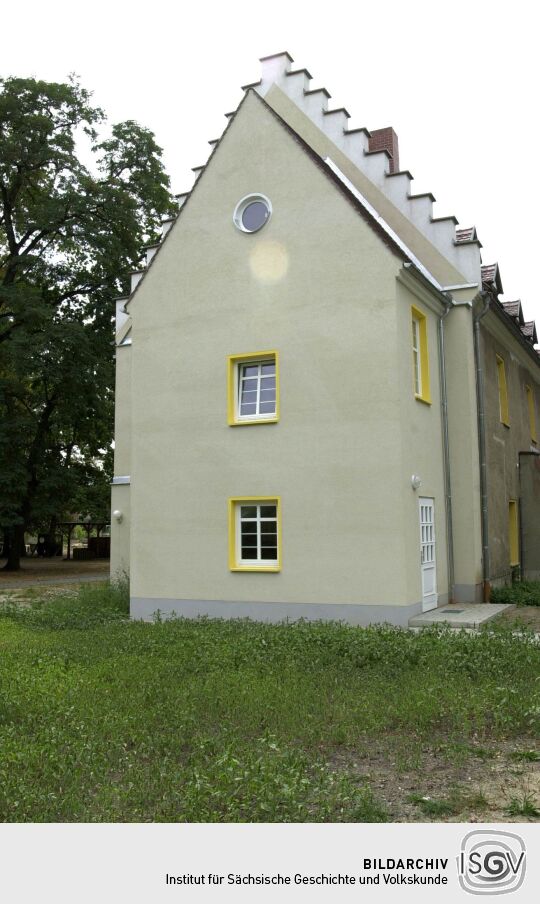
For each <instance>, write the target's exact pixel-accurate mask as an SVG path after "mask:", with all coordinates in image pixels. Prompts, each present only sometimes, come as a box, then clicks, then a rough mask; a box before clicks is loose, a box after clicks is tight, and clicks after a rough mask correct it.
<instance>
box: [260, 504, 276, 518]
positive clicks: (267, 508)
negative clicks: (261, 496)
mask: <svg viewBox="0 0 540 904" xmlns="http://www.w3.org/2000/svg"><path fill="white" fill-rule="evenodd" d="M275 517H276V506H275V505H261V518H275Z"/></svg>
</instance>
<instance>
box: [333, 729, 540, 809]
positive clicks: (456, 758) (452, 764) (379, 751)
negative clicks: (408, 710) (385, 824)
mask: <svg viewBox="0 0 540 904" xmlns="http://www.w3.org/2000/svg"><path fill="white" fill-rule="evenodd" d="M535 756H539V757H540V751H539V750H538V747H537V748H536V750H534V749H533V746H532V742H531V740H530V739H524V740H523V741H522V742H521V743H520V742H515V741H514V742H512V743H510V742H501V743H499V744H497V745H494V744H490V745H489V746H480V745H474V744H473V745H464V746H462V747H460V746H455V745H452V744H450V745H446V744H443V745H441V747H440V748H433V747H430V746H423V745H422V744H421V743H420V742H419V743H418V745H414V746H413V747H409V748H404V747H403V742H402V741H401V742H400V741H396V742H395V743H392V742H390V743H388V742H384V743H379V744H378V743H377V742H374V743H370V745H369V748H366V750H365V751H362V752H360V751H357V752H356V753H353V752H350V751H347V752H342V753H339V754H337V755H335V756H334V757H333V758H332V760H331V765H332V767H333V768H334V769H336V770H337V771H338V772H341V771H346V772H347V773H348V774H349V776H352V777H353V778H355V779H356V780H358V782H361V783H362V784H364V783H365V784H367V785H369V787H370V788H371V789H372V791H373V794H374V796H375V797H376V799H377V800H378V801H380V802H381V803H382V804H383V805H384V806H385V807H386V809H387V812H388V814H389V819H390V821H392V822H537V821H539V817H538V816H535V815H534V810H535V809H536V810H537V811H539V812H540V761H534V759H533V760H532V761H531V760H530V759H529V758H534V757H535ZM527 801H528V805H529V813H532V814H533V815H529V816H527V815H524V813H514V815H512V812H511V811H512V808H514V809H515V808H516V807H518V808H519V807H520V806H522V805H523V806H525V804H526V802H527ZM530 808H532V810H531V809H530Z"/></svg>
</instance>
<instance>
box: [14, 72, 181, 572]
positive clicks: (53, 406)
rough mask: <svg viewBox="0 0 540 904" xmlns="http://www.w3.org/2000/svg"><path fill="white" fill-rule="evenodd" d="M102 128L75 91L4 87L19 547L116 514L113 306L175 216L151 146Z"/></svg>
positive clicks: (149, 137) (127, 129)
mask: <svg viewBox="0 0 540 904" xmlns="http://www.w3.org/2000/svg"><path fill="white" fill-rule="evenodd" d="M104 121H105V117H104V114H103V112H102V111H101V110H100V109H99V108H97V107H94V106H92V104H91V97H90V94H89V92H88V91H86V90H85V89H84V88H82V87H81V86H80V85H79V84H78V82H77V80H76V79H75V78H71V79H70V80H69V82H68V83H66V84H56V83H49V82H44V81H36V80H35V79H21V78H7V79H0V419H1V422H0V526H2V527H3V528H4V529H5V528H8V529H10V530H11V531H12V533H15V534H17V535H18V537H19V542H20V537H21V536H22V532H23V531H24V529H31V528H35V527H38V526H42V525H43V524H45V523H46V522H47V521H48V520H49V519H51V518H55V517H61V516H62V514H63V513H65V512H67V511H70V510H71V511H73V510H77V509H78V510H81V509H80V508H79V506H81V505H82V506H84V505H87V506H88V509H87V510H88V512H89V513H90V514H91V515H92V516H95V517H103V515H104V514H105V512H104V511H98V509H102V510H103V508H104V506H105V507H106V506H107V505H108V502H107V501H106V500H107V498H108V489H107V487H108V482H109V479H110V467H109V466H108V465H109V463H110V459H111V455H110V446H111V439H112V423H113V320H114V299H115V297H117V296H119V295H121V294H122V293H123V290H124V289H125V288H126V281H127V279H128V274H129V271H130V270H133V269H136V268H137V267H138V266H139V265H140V261H141V253H142V252H141V248H142V246H143V245H144V244H145V243H148V242H152V241H155V240H156V238H157V229H158V225H159V223H160V221H161V218H162V216H163V215H164V214H167V213H171V212H172V211H173V210H174V201H173V199H172V197H171V195H170V192H169V179H168V177H167V176H166V174H165V172H164V169H163V165H162V161H161V150H160V148H159V147H158V146H157V145H156V143H155V140H154V136H153V134H152V133H151V132H150V131H149V130H148V129H146V128H144V127H142V126H140V125H139V124H138V123H136V122H133V121H128V122H123V123H119V124H116V125H113V126H112V128H111V130H110V133H109V137H107V138H106V139H102V138H100V136H99V133H98V129H100V128H103V123H104ZM86 156H87V157H88V159H89V161H90V163H89V164H85V163H84V162H83V158H84V159H85V157H86ZM12 564H13V563H12Z"/></svg>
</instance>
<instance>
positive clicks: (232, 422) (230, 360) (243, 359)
mask: <svg viewBox="0 0 540 904" xmlns="http://www.w3.org/2000/svg"><path fill="white" fill-rule="evenodd" d="M271 360H274V361H275V365H276V413H275V415H274V416H273V417H254V418H239V417H238V371H239V367H240V365H241V364H247V363H249V362H250V361H251V362H253V363H255V362H256V361H271ZM278 421H279V353H278V352H277V351H276V350H275V349H271V350H270V351H264V352H247V353H246V354H244V355H229V356H228V357H227V423H228V424H229V427H250V426H253V425H254V424H277V422H278Z"/></svg>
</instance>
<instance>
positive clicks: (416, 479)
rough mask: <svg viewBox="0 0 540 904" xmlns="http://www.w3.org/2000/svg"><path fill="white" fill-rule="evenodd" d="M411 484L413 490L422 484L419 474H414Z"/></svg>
mask: <svg viewBox="0 0 540 904" xmlns="http://www.w3.org/2000/svg"><path fill="white" fill-rule="evenodd" d="M411 486H412V488H413V490H417V489H418V487H420V486H422V481H421V480H420V478H419V476H418V474H413V476H412V477H411Z"/></svg>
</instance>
